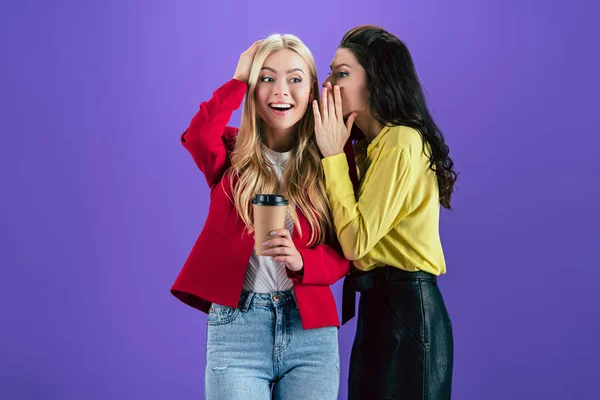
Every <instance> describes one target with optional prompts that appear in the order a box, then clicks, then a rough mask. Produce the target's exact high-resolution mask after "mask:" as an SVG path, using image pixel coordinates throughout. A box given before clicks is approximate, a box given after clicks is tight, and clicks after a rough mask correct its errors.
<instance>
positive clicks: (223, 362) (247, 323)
mask: <svg viewBox="0 0 600 400" xmlns="http://www.w3.org/2000/svg"><path fill="white" fill-rule="evenodd" d="M206 341H207V344H206V371H205V390H206V399H207V400H237V399H244V400H263V399H270V398H271V396H272V398H273V399H277V400H285V399H290V400H302V399H307V400H316V399H319V400H330V399H331V400H335V399H337V395H338V389H339V380H340V363H339V353H338V338H337V327H335V326H331V327H325V328H319V329H310V330H304V329H302V324H301V321H300V314H299V312H298V308H297V306H296V301H295V299H294V295H293V291H286V292H274V293H246V292H244V293H242V296H241V299H240V306H239V307H238V308H231V307H225V306H220V305H217V304H213V305H212V307H211V309H210V312H209V315H208V332H207V335H206Z"/></svg>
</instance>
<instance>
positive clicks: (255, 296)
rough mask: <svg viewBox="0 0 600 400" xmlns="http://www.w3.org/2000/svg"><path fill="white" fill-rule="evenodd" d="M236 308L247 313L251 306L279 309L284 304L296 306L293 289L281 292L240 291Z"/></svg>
mask: <svg viewBox="0 0 600 400" xmlns="http://www.w3.org/2000/svg"><path fill="white" fill-rule="evenodd" d="M238 304H239V305H238V307H239V308H240V309H241V310H242V311H247V310H248V309H249V308H250V307H251V306H262V307H280V306H284V305H286V304H296V294H295V293H294V289H291V290H286V291H283V292H271V293H254V292H247V291H245V290H244V291H242V294H241V296H240V301H239V303H238Z"/></svg>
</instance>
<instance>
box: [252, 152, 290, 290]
mask: <svg viewBox="0 0 600 400" xmlns="http://www.w3.org/2000/svg"><path fill="white" fill-rule="evenodd" d="M262 149H263V155H264V156H265V158H266V159H267V161H268V162H270V163H271V165H272V166H273V169H274V170H275V173H276V174H277V176H278V177H279V181H280V182H281V185H283V170H284V168H285V164H286V162H287V160H288V159H289V158H290V154H291V151H288V152H285V153H278V152H276V151H273V150H271V149H269V148H268V147H267V146H265V145H264V144H263V146H262ZM285 228H286V229H287V230H289V231H290V234H292V233H293V232H294V221H293V220H292V218H291V217H290V215H289V212H288V213H286V216H285ZM285 270H286V266H285V263H282V262H279V261H273V260H271V257H270V256H258V255H256V252H255V251H254V249H253V250H252V255H251V256H250V262H249V263H248V270H247V271H246V280H245V281H244V290H246V291H249V292H255V293H270V292H280V291H285V290H290V289H291V288H292V287H293V284H292V280H291V279H290V278H288V276H287V274H286V271H285Z"/></svg>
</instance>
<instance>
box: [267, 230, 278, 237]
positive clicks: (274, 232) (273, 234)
mask: <svg viewBox="0 0 600 400" xmlns="http://www.w3.org/2000/svg"><path fill="white" fill-rule="evenodd" d="M269 235H271V236H275V235H277V231H273V232H271V233H269Z"/></svg>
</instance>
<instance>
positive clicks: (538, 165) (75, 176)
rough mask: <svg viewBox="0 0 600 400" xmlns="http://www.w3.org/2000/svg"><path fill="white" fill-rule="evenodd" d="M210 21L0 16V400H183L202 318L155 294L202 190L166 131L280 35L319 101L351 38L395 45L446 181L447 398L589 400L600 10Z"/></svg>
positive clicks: (420, 11) (159, 11)
mask: <svg viewBox="0 0 600 400" xmlns="http://www.w3.org/2000/svg"><path fill="white" fill-rule="evenodd" d="M205 3H207V4H205ZM208 3H209V2H208V1H206V2H205V1H190V0H186V1H184V0H178V1H149V0H145V1H141V0H137V1H131V0H130V1H124V0H120V1H115V0H112V1H109V0H105V1H101V2H98V1H97V2H85V1H74V0H73V1H59V0H57V1H52V2H50V1H33V0H32V1H26V0H19V1H17V0H12V1H11V0H9V1H3V2H2V5H0V37H2V39H1V40H0V60H1V61H0V68H1V70H0V93H1V99H2V103H1V108H0V110H1V111H0V112H1V119H0V121H1V127H2V130H1V134H2V145H1V146H0V162H1V168H0V174H1V175H0V177H1V182H2V186H1V187H2V196H1V202H2V203H1V208H0V209H1V221H0V225H1V227H2V240H1V242H0V243H1V244H0V246H1V251H0V267H1V274H0V304H1V314H0V320H1V321H2V326H1V329H0V335H1V339H0V398H2V399H11V400H20V399H61V400H70V399H86V400H96V399H167V398H178V399H198V398H201V397H202V391H203V390H202V388H203V368H204V346H205V323H206V316H205V315H204V314H202V313H199V312H197V311H195V310H193V309H191V308H189V307H187V306H184V305H183V304H182V303H180V302H179V301H178V300H176V299H175V298H174V297H172V296H171V295H170V294H169V288H170V285H171V284H172V282H173V280H174V279H175V277H176V275H177V273H178V272H179V269H180V267H181V266H182V264H183V262H184V261H185V258H186V257H187V254H188V252H189V250H190V249H191V246H192V244H193V243H194V241H195V239H196V237H197V235H198V233H199V232H200V230H201V228H202V223H203V221H204V219H205V216H206V212H207V203H208V190H207V187H206V184H205V182H204V179H203V178H202V176H201V174H200V173H199V171H198V170H197V169H196V167H195V166H194V164H193V162H192V160H191V158H190V157H189V155H188V154H187V153H186V152H185V150H184V149H183V147H182V146H180V145H179V142H178V141H179V134H180V133H181V132H182V131H183V129H185V128H186V127H187V125H188V123H189V121H190V119H191V117H192V116H193V115H194V113H195V112H196V110H197V106H198V104H199V103H200V102H201V101H202V100H205V99H207V98H208V97H209V96H210V94H211V93H212V91H213V90H214V89H216V88H217V87H218V86H220V85H221V84H222V83H224V82H225V81H227V80H228V79H229V78H230V77H231V76H232V74H233V71H234V69H235V65H236V62H237V59H238V56H239V53H240V52H241V51H243V50H245V49H246V47H247V46H248V45H250V44H251V43H252V42H253V41H254V40H256V39H259V38H263V37H265V36H267V35H268V34H270V33H274V32H291V33H294V34H296V35H298V36H299V37H300V38H301V39H303V40H304V41H305V43H306V44H307V45H308V46H309V47H310V48H311V49H312V51H313V53H314V55H315V58H316V61H317V64H318V70H319V74H320V76H319V78H320V80H321V81H322V80H323V79H324V78H325V77H326V74H327V72H328V65H329V62H330V61H331V59H332V57H333V54H334V51H335V49H336V46H337V44H338V43H339V40H340V39H341V37H342V35H343V33H344V32H345V31H346V30H347V29H349V28H351V27H353V26H355V25H358V24H362V23H376V24H380V25H382V26H383V27H385V28H387V29H388V30H390V31H391V32H393V33H395V34H397V35H398V36H400V37H401V38H403V39H404V40H405V41H406V42H407V44H408V45H409V48H410V49H411V51H412V54H413V56H414V59H415V62H416V65H417V69H418V72H419V74H420V77H421V80H422V82H423V84H424V86H425V88H426V91H427V94H428V99H429V104H430V106H431V109H432V112H433V114H434V116H435V117H436V119H437V121H438V123H439V125H440V126H441V127H442V129H443V131H444V133H445V134H446V136H447V140H448V143H449V144H450V146H451V154H452V156H453V158H454V160H455V161H456V166H457V169H458V170H459V171H460V172H461V175H460V181H459V186H458V192H457V194H456V197H455V198H454V206H455V211H454V212H452V213H449V212H444V213H443V214H442V221H441V233H442V240H443V243H444V248H445V252H446V255H447V262H448V270H449V273H448V274H447V275H446V276H444V277H443V279H442V280H441V286H442V290H443V292H444V295H445V297H446V301H447V305H448V308H449V310H450V313H451V316H452V319H453V323H454V329H455V346H456V360H455V374H454V398H456V399H487V400H496V399H497V400H506V399H545V400H558V399H560V400H564V399H596V398H598V394H597V393H595V392H596V391H597V389H596V386H597V383H598V378H599V367H598V362H597V358H598V356H599V355H600V346H599V344H598V335H599V334H600V322H599V319H598V315H599V313H598V311H597V306H598V304H600V298H599V295H598V291H597V289H596V286H597V281H598V278H599V275H600V274H599V272H598V268H599V261H598V257H597V254H596V252H595V251H594V249H595V248H597V246H598V238H599V235H598V233H597V230H596V227H597V226H598V223H599V222H600V221H599V219H600V218H599V215H598V208H597V205H596V202H597V199H598V195H599V194H600V193H599V190H598V186H599V185H598V183H599V182H600V180H599V179H598V172H600V171H599V168H598V159H597V151H598V147H599V146H600V141H599V139H598V129H597V127H598V123H599V122H600V117H599V114H600V113H598V110H597V105H598V100H597V99H598V97H597V96H598V93H599V90H600V87H599V80H598V77H597V75H598V71H599V70H600V65H599V63H598V56H597V52H598V42H597V39H598V38H599V37H600V32H599V30H598V28H597V26H598V23H597V21H596V16H597V15H598V6H596V5H594V6H592V4H593V2H592V1H589V2H588V3H589V5H587V6H586V5H584V4H583V2H582V1H555V2H554V3H551V2H550V1H542V0H540V1H532V0H519V1H517V0H511V1H500V0H493V1H481V0H458V1H452V2H450V1H441V0H440V1H431V0H429V1H418V2H417V1H415V2H409V1H397V0H394V1H371V2H370V3H368V2H367V1H363V2H358V1H356V2H352V1H345V2H325V1H302V2H273V1H252V2H248V4H246V2H233V1H220V2H219V4H217V2H216V1H215V2H214V3H212V4H208ZM592 7H595V10H592ZM594 37H595V38H596V39H594ZM238 123H239V113H236V114H235V116H234V119H233V120H232V124H238ZM216 267H218V266H216ZM334 291H335V293H336V296H337V298H338V300H339V298H340V294H341V285H339V284H337V285H336V286H334ZM354 328H355V325H354V323H350V324H348V325H347V326H344V327H343V328H342V329H341V330H340V351H341V359H342V386H341V390H340V399H343V398H346V384H345V382H346V378H347V363H348V358H349V349H350V345H351V342H352V339H353V335H354Z"/></svg>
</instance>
